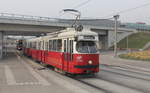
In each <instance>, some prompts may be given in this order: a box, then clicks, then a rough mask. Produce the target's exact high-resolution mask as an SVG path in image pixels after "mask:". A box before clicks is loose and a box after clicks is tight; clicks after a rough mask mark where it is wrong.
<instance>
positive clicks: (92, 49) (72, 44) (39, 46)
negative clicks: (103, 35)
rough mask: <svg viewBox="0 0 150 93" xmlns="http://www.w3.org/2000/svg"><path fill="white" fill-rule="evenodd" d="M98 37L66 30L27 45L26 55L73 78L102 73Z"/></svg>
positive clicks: (86, 32) (34, 40)
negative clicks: (79, 75) (100, 70)
mask: <svg viewBox="0 0 150 93" xmlns="http://www.w3.org/2000/svg"><path fill="white" fill-rule="evenodd" d="M97 43H98V34H97V33H95V32H92V31H90V30H83V31H76V30H75V29H74V28H67V29H65V30H63V31H61V32H56V33H50V34H49V35H48V36H42V37H38V38H33V39H27V40H25V41H24V54H25V55H27V56H30V57H32V58H33V59H35V60H37V61H40V62H42V63H44V64H48V65H51V66H53V67H54V68H56V69H58V70H61V71H63V72H66V73H70V74H87V73H97V72H99V52H98V51H97V45H98V44H97Z"/></svg>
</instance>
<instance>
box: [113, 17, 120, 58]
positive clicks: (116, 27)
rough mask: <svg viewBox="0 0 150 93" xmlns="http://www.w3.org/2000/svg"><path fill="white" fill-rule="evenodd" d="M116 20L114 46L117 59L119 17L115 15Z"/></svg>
mask: <svg viewBox="0 0 150 93" xmlns="http://www.w3.org/2000/svg"><path fill="white" fill-rule="evenodd" d="M113 17H114V20H115V43H114V44H115V45H114V56H115V57H117V32H118V21H117V20H118V18H119V15H114V16H113Z"/></svg>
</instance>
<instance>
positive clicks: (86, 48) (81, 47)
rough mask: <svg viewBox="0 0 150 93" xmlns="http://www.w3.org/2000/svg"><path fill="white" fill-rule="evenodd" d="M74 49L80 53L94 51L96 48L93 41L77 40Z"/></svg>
mask: <svg viewBox="0 0 150 93" xmlns="http://www.w3.org/2000/svg"><path fill="white" fill-rule="evenodd" d="M76 50H77V51H78V52H80V53H96V52H97V48H96V44H95V42H94V41H79V42H77V45H76Z"/></svg>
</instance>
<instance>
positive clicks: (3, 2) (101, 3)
mask: <svg viewBox="0 0 150 93" xmlns="http://www.w3.org/2000/svg"><path fill="white" fill-rule="evenodd" d="M85 1H87V0H0V13H14V14H24V15H35V16H46V17H55V18H65V17H66V16H68V15H63V16H62V13H60V11H61V10H62V9H65V8H74V7H76V6H78V5H79V4H81V3H83V2H85ZM146 3H150V0H91V1H90V2H89V3H87V4H85V5H84V6H82V7H80V8H77V9H78V10H79V11H81V13H82V17H83V18H110V17H111V16H112V14H116V13H117V12H119V11H122V10H126V9H129V8H134V7H136V6H140V5H143V4H146ZM108 15H109V16H108ZM119 20H121V21H122V22H146V23H148V24H150V4H149V6H145V7H142V8H139V9H136V10H133V11H130V12H125V13H121V14H120V19H119Z"/></svg>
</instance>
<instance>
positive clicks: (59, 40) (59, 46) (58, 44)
mask: <svg viewBox="0 0 150 93" xmlns="http://www.w3.org/2000/svg"><path fill="white" fill-rule="evenodd" d="M57 51H59V52H61V51H62V40H61V39H58V40H57Z"/></svg>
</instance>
